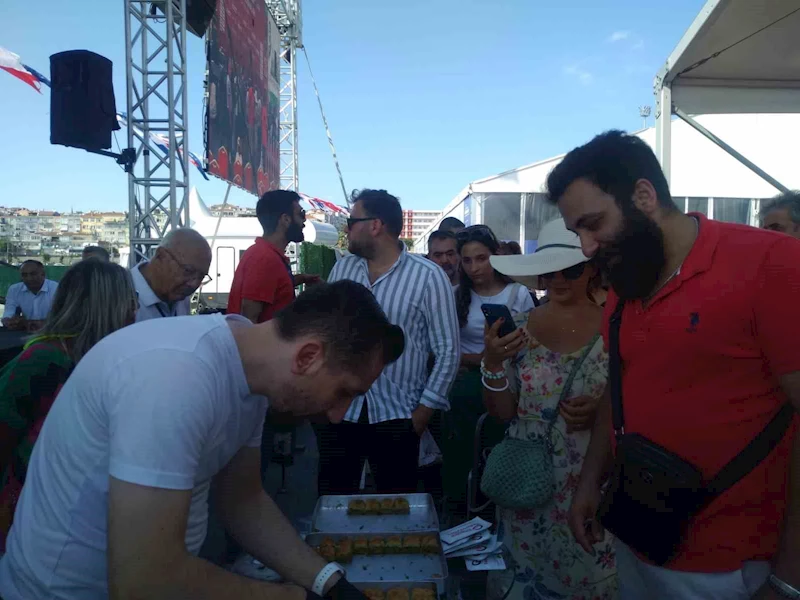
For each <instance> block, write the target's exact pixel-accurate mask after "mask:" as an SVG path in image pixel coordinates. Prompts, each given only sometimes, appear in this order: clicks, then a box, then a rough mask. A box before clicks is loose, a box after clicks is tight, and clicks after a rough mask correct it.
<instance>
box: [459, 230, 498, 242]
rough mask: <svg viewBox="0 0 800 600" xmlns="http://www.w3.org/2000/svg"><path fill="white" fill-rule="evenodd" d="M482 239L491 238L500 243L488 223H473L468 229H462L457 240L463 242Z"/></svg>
mask: <svg viewBox="0 0 800 600" xmlns="http://www.w3.org/2000/svg"><path fill="white" fill-rule="evenodd" d="M480 240H491V241H493V242H494V243H495V244H496V245H499V242H498V241H497V238H496V237H495V235H494V232H493V231H492V230H491V229H490V228H489V227H488V225H472V226H470V227H467V228H466V229H462V230H461V231H459V232H458V233H457V234H456V241H458V242H460V243H462V244H465V243H467V242H475V241H480Z"/></svg>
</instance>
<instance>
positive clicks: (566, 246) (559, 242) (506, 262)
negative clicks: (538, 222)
mask: <svg viewBox="0 0 800 600" xmlns="http://www.w3.org/2000/svg"><path fill="white" fill-rule="evenodd" d="M490 260H491V262H492V266H493V267H494V268H495V269H497V270H498V271H499V272H500V273H502V274H503V275H508V276H509V277H513V278H515V279H517V278H521V277H538V276H539V275H544V274H545V273H555V272H556V271H563V270H564V269H568V268H569V267H572V266H575V265H577V264H580V263H584V262H587V261H588V260H589V259H588V258H586V256H584V254H583V251H582V250H581V242H580V239H579V238H578V236H577V235H576V234H574V233H572V232H571V231H569V230H568V229H567V226H566V225H565V224H564V219H556V220H555V221H550V222H549V223H547V224H545V226H544V227H542V230H541V232H539V240H538V245H537V247H536V251H535V252H534V253H533V254H522V255H519V254H518V255H511V256H492V257H491V259H490Z"/></svg>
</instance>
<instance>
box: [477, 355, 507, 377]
mask: <svg viewBox="0 0 800 600" xmlns="http://www.w3.org/2000/svg"><path fill="white" fill-rule="evenodd" d="M481 376H483V377H485V378H486V379H489V380H492V381H496V380H498V379H503V378H504V377H505V376H506V370H505V367H504V368H503V370H502V371H490V370H489V369H487V368H486V363H485V362H484V361H483V359H481Z"/></svg>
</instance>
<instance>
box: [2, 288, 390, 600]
mask: <svg viewBox="0 0 800 600" xmlns="http://www.w3.org/2000/svg"><path fill="white" fill-rule="evenodd" d="M403 345H404V338H403V333H402V330H401V329H400V328H399V327H396V326H393V325H391V324H390V323H389V322H388V320H387V319H386V316H385V315H384V313H383V311H382V310H381V308H380V306H379V305H378V303H377V302H376V300H375V298H374V297H373V295H372V294H371V293H370V292H369V291H368V290H367V289H366V288H364V287H363V286H361V285H359V284H356V283H353V282H350V281H342V282H338V283H335V284H331V285H327V284H325V285H320V286H317V287H314V288H312V289H310V290H309V291H307V292H306V293H304V294H302V295H300V296H299V297H298V299H297V301H296V302H295V303H294V304H292V305H291V306H289V307H287V308H286V309H284V310H283V311H281V312H279V313H278V314H277V315H276V317H275V318H274V319H273V320H271V321H269V322H266V323H262V324H260V325H253V324H251V323H250V322H249V321H247V320H246V319H244V318H243V317H241V316H238V315H233V316H228V317H223V316H221V315H214V316H206V317H176V318H173V319H155V320H151V321H146V322H143V323H138V324H135V325H132V326H130V327H127V328H125V329H122V330H120V331H118V332H116V333H114V334H112V335H110V336H108V337H107V338H105V339H103V340H102V341H100V342H99V343H98V344H97V345H96V346H94V348H92V350H91V351H90V352H89V353H88V354H87V355H86V356H85V357H84V358H83V359H82V360H81V361H80V363H78V365H77V367H76V368H75V370H74V371H73V373H72V375H71V376H70V378H69V380H68V381H67V383H66V384H65V385H64V387H63V388H62V390H61V392H60V394H59V395H58V397H57V399H56V401H55V402H54V404H53V407H52V409H51V410H50V413H49V414H48V417H47V419H46V421H45V423H44V426H43V427H42V431H41V434H40V435H39V438H38V441H37V443H36V446H35V448H34V451H33V455H32V457H31V461H30V465H29V467H28V473H27V479H26V481H25V486H24V489H23V492H22V496H21V498H20V501H19V504H18V507H17V511H16V514H15V517H14V524H13V526H12V528H11V531H10V534H9V537H8V543H7V554H6V555H5V556H4V557H3V558H2V559H0V596H2V598H3V599H4V600H23V599H24V600H28V599H32V598H69V599H76V600H84V599H86V600H88V599H92V600H94V599H100V598H107V597H109V596H110V597H112V598H116V599H120V600H127V599H133V598H137V599H138V598H147V599H153V600H158V599H162V598H163V599H164V600H167V599H169V600H171V599H173V598H191V599H193V600H194V599H197V600H202V599H205V598H209V599H211V598H214V599H215V600H216V599H219V598H237V599H241V600H245V599H248V598H258V599H263V598H275V599H282V598H283V599H287V600H288V599H297V600H301V599H305V598H317V597H319V596H322V595H323V593H327V594H330V593H332V594H333V596H326V597H335V598H339V597H347V598H352V597H355V598H361V597H363V596H360V595H359V594H358V592H354V590H353V588H352V586H350V585H349V584H348V583H347V582H346V581H345V580H344V579H341V573H342V571H341V568H339V567H338V566H337V565H326V563H325V561H324V560H323V559H322V558H320V557H319V556H318V555H317V554H316V553H315V552H314V551H313V550H312V549H311V548H309V547H308V546H307V545H306V544H304V543H303V541H302V540H301V539H300V538H299V536H298V535H297V533H296V532H295V531H294V529H293V528H292V526H291V525H290V524H289V522H288V521H287V519H286V518H285V517H284V516H283V514H282V513H281V512H280V510H279V509H278V507H277V506H276V505H275V503H274V502H273V501H272V499H270V498H269V497H268V496H267V495H266V494H265V492H264V490H263V488H262V485H261V480H260V438H261V428H262V424H263V422H264V413H265V411H266V406H267V401H266V399H265V396H268V397H269V398H270V403H271V404H272V405H273V406H274V407H275V408H276V409H278V410H281V411H284V412H291V413H294V414H296V415H311V414H320V413H325V414H326V415H327V417H328V418H329V419H330V420H331V421H332V422H339V421H341V419H342V417H343V416H344V414H345V412H346V411H347V409H348V407H349V406H350V403H351V401H352V399H353V398H354V397H355V396H358V395H362V394H364V393H366V391H367V390H368V389H369V388H370V386H371V384H372V382H373V381H374V380H375V379H376V378H377V377H378V375H379V374H380V372H381V370H382V369H383V367H384V366H385V365H386V364H389V363H391V362H393V361H395V360H396V359H397V358H398V357H399V356H400V354H401V353H402V351H403ZM212 483H213V490H214V493H215V500H216V507H217V509H218V511H219V514H220V516H221V518H222V520H223V522H224V524H225V526H226V528H227V530H228V531H229V532H230V533H231V535H232V536H233V537H234V538H235V539H236V540H237V541H238V542H239V543H240V544H241V545H242V546H243V547H244V549H245V550H246V551H248V552H249V553H250V554H252V555H253V556H255V557H256V558H258V559H259V560H260V561H262V562H263V563H265V564H267V565H269V566H270V567H271V568H273V569H274V570H275V571H277V572H278V573H280V574H281V575H282V576H283V577H284V579H285V580H286V581H288V582H292V584H293V585H285V586H279V585H276V584H268V583H264V582H257V581H252V580H249V579H245V578H243V577H239V576H237V575H234V574H232V573H229V572H227V571H225V570H223V569H221V568H219V567H216V566H214V565H212V564H210V563H207V562H205V561H203V560H201V559H198V558H196V557H195V556H194V555H195V554H196V553H197V551H198V550H199V548H200V545H201V544H202V542H203V539H204V537H205V528H206V518H207V499H208V495H209V490H210V489H211V488H212ZM306 590H310V592H306ZM331 590H332V591H331ZM343 591H346V592H347V593H343ZM311 592H315V593H316V594H317V595H314V594H313V593H311ZM352 592H354V593H355V594H356V595H355V596H353V595H351V593H352Z"/></svg>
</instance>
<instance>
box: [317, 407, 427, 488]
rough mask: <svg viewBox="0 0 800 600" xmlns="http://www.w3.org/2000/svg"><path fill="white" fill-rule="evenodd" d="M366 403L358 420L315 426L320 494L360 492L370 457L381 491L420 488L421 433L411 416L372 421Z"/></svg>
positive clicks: (376, 483)
mask: <svg viewBox="0 0 800 600" xmlns="http://www.w3.org/2000/svg"><path fill="white" fill-rule="evenodd" d="M366 415H367V411H366V407H365V408H364V411H363V412H362V414H361V418H360V419H359V421H358V423H350V422H346V421H345V422H342V423H340V424H338V425H333V424H326V425H320V426H318V427H317V428H316V431H317V445H318V446H319V495H320V496H328V495H349V494H357V493H358V487H359V483H360V482H361V472H362V469H363V468H364V460H368V461H369V467H370V471H371V472H372V475H373V477H374V479H375V486H376V487H377V493H378V494H402V493H408V492H416V491H417V482H418V478H419V468H418V466H417V465H418V464H419V436H418V435H417V433H416V431H414V427H413V425H412V424H411V419H397V420H394V421H384V422H383V423H375V424H373V425H371V424H370V423H369V421H368V419H367V417H366Z"/></svg>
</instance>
